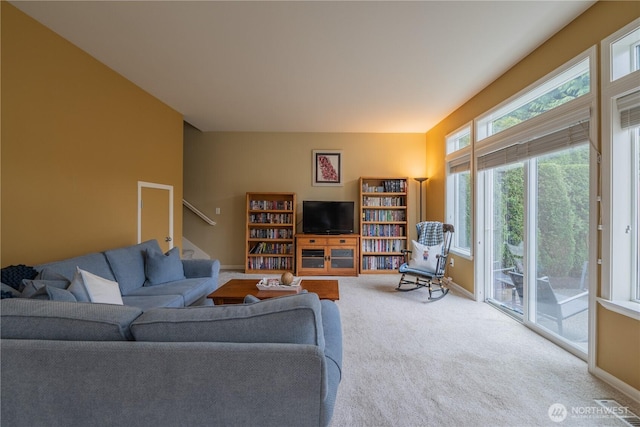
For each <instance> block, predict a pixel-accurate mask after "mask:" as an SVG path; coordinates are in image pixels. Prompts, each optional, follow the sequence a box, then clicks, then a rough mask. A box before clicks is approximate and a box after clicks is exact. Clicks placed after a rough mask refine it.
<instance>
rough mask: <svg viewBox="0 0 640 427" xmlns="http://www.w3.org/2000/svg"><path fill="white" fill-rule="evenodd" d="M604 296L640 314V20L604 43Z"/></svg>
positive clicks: (621, 309)
mask: <svg viewBox="0 0 640 427" xmlns="http://www.w3.org/2000/svg"><path fill="white" fill-rule="evenodd" d="M602 52H603V62H602V100H603V102H602V145H603V166H602V168H603V191H602V205H603V214H602V215H603V223H604V227H603V251H602V252H603V260H602V264H603V268H602V292H601V294H602V300H600V301H601V302H602V303H603V304H605V305H607V303H610V304H609V305H607V307H608V308H610V309H612V310H615V311H618V312H619V313H621V314H625V315H629V316H631V317H635V318H640V261H639V260H638V258H639V257H640V19H637V20H635V21H634V22H632V23H631V24H629V25H628V26H627V27H625V28H623V29H621V30H620V31H618V32H617V33H615V34H613V35H611V36H610V37H608V38H607V39H605V40H604V41H603V42H602Z"/></svg>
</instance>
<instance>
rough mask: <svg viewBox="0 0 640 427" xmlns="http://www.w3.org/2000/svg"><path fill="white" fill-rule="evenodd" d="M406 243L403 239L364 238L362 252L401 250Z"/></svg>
mask: <svg viewBox="0 0 640 427" xmlns="http://www.w3.org/2000/svg"><path fill="white" fill-rule="evenodd" d="M404 243H405V240H403V239H362V252H400V251H401V250H403V249H404V248H405V247H404Z"/></svg>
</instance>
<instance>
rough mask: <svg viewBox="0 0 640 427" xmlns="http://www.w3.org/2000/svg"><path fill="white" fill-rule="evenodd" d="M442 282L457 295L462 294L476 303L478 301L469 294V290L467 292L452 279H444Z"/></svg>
mask: <svg viewBox="0 0 640 427" xmlns="http://www.w3.org/2000/svg"><path fill="white" fill-rule="evenodd" d="M442 281H443V282H444V283H445V284H446V285H447V286H448V287H449V289H452V290H454V291H455V292H456V293H458V294H462V295H463V296H465V297H467V298H469V299H470V300H474V301H475V299H476V298H475V296H474V295H473V294H472V293H471V292H469V291H468V290H466V289H465V288H463V287H462V286H460V285H458V284H457V283H456V282H454V281H453V279H452V278H451V277H445V278H444V279H442Z"/></svg>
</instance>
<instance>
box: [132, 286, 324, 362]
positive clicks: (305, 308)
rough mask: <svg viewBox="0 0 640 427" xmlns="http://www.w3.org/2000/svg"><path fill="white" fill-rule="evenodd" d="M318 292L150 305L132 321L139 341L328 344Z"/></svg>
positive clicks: (321, 345) (133, 329) (135, 335)
mask: <svg viewBox="0 0 640 427" xmlns="http://www.w3.org/2000/svg"><path fill="white" fill-rule="evenodd" d="M321 317H322V314H321V306H320V300H319V299H318V295H316V294H313V293H307V294H298V295H292V296H285V297H278V298H271V299H268V300H264V301H260V302H257V303H254V304H236V305H217V306H210V307H194V308H183V309H179V308H178V309H175V308H158V309H151V310H148V311H146V312H145V313H144V314H143V315H142V316H140V317H139V318H138V319H136V321H135V322H133V323H132V325H131V331H132V333H133V336H134V337H135V339H136V340H137V341H171V342H200V341H209V342H237V343H294V344H313V345H317V346H319V347H321V348H322V349H324V343H325V341H324V332H323V329H322V318H321Z"/></svg>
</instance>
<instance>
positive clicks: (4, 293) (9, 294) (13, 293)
mask: <svg viewBox="0 0 640 427" xmlns="http://www.w3.org/2000/svg"><path fill="white" fill-rule="evenodd" d="M1 287H2V290H1V291H0V298H2V299H5V298H19V297H20V292H18V291H17V290H15V289H14V288H12V287H11V286H9V285H7V284H6V283H2V284H1Z"/></svg>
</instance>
